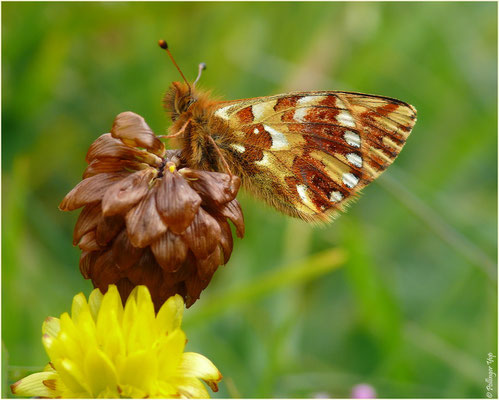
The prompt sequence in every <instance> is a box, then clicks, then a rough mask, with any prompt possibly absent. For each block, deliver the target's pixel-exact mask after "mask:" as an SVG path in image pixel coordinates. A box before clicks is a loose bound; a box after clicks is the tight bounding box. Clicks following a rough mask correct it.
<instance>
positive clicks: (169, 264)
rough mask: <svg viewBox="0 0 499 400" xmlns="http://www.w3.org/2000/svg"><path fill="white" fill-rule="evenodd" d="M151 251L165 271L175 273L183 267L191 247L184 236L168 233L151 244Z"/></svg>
mask: <svg viewBox="0 0 499 400" xmlns="http://www.w3.org/2000/svg"><path fill="white" fill-rule="evenodd" d="M151 250H152V252H153V254H154V257H155V258H156V261H157V262H158V263H159V265H161V267H162V268H163V269H164V270H165V271H168V272H175V271H177V270H178V269H179V268H180V267H181V266H182V263H183V262H184V260H185V258H186V256H187V251H188V250H189V247H188V246H187V243H186V242H185V240H184V239H183V237H182V236H178V235H175V234H174V233H173V232H171V231H167V232H166V233H165V234H164V235H161V236H160V237H159V239H157V240H156V241H155V242H153V243H152V244H151Z"/></svg>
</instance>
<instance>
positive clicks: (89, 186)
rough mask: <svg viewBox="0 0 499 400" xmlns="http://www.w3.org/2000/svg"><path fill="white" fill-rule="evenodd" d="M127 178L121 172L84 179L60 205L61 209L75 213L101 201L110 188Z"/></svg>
mask: <svg viewBox="0 0 499 400" xmlns="http://www.w3.org/2000/svg"><path fill="white" fill-rule="evenodd" d="M125 176H126V175H125V174H124V173H122V172H119V173H108V174H99V175H95V176H92V177H90V178H87V179H84V180H82V181H81V182H80V183H79V184H78V185H76V187H75V188H74V189H73V190H71V192H69V193H68V194H67V195H66V197H64V199H63V200H62V202H61V204H60V205H59V209H60V210H62V211H73V210H76V209H77V208H80V207H83V206H84V205H86V204H90V203H95V202H97V201H100V200H102V197H103V196H104V193H105V192H106V190H107V189H108V188H109V186H111V185H112V184H114V183H115V182H117V181H118V180H120V179H122V178H124V177H125Z"/></svg>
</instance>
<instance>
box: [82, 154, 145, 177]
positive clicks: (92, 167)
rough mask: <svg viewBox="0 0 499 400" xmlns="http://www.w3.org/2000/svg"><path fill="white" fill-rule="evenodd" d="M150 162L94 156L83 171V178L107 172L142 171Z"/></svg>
mask: <svg viewBox="0 0 499 400" xmlns="http://www.w3.org/2000/svg"><path fill="white" fill-rule="evenodd" d="M148 167H149V164H146V163H141V162H139V161H132V160H121V159H119V158H102V159H100V158H94V159H93V160H92V161H91V162H90V164H89V165H88V167H87V168H86V169H85V171H84V172H83V179H85V178H90V177H91V176H94V175H97V174H102V173H105V172H126V171H140V170H142V169H144V168H148Z"/></svg>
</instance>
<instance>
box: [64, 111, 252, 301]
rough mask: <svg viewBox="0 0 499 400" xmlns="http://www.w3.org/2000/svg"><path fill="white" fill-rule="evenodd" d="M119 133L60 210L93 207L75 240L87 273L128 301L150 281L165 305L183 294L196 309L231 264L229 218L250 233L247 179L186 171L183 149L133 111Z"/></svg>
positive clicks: (92, 155)
mask: <svg viewBox="0 0 499 400" xmlns="http://www.w3.org/2000/svg"><path fill="white" fill-rule="evenodd" d="M111 132H112V133H107V134H104V135H102V136H100V137H99V138H98V139H97V140H96V141H95V142H94V143H93V144H92V145H91V146H90V149H89V151H88V153H87V162H88V163H89V166H88V167H87V169H86V170H85V174H84V180H83V181H82V182H81V183H80V184H78V185H77V186H76V187H75V188H74V189H73V190H72V191H71V192H70V193H69V194H68V195H67V196H66V197H65V199H64V200H63V201H62V203H61V206H60V207H61V209H63V210H72V209H75V208H78V207H81V206H85V207H84V209H83V211H82V213H81V215H80V217H79V219H78V222H77V224H76V226H75V230H74V235H73V239H74V244H78V245H79V246H80V248H81V249H82V254H81V257H80V271H81V273H82V275H83V276H84V277H85V278H89V279H92V282H93V284H94V286H96V287H99V288H101V289H103V290H104V288H106V287H107V285H109V284H112V283H114V284H116V286H117V288H118V290H119V292H120V295H121V296H122V299H123V300H125V299H126V298H127V296H128V295H129V294H130V292H131V290H132V288H133V287H134V286H136V285H141V284H142V285H147V286H148V287H149V289H150V292H151V296H152V298H153V301H154V303H155V305H156V307H157V308H158V307H159V306H160V305H161V303H162V302H163V301H164V300H165V299H166V298H167V297H169V296H171V295H174V294H176V293H178V294H180V295H181V296H183V298H184V300H185V302H186V304H187V305H188V306H190V305H192V304H193V303H194V302H195V301H196V299H198V298H199V295H200V293H201V291H202V290H203V289H204V288H205V287H206V286H207V285H208V284H209V282H210V280H211V278H212V276H213V274H214V272H215V271H216V269H217V268H218V266H219V265H221V264H225V263H227V262H228V261H229V258H230V255H231V253H232V246H233V238H232V231H231V228H230V226H229V223H228V220H231V221H232V222H233V223H234V225H235V227H236V233H237V235H238V236H240V237H242V235H243V234H244V219H243V215H242V211H241V207H240V205H239V203H238V202H237V200H236V199H235V197H236V194H237V191H238V189H239V186H240V179H239V178H238V177H237V176H234V175H227V174H223V173H218V172H211V171H199V170H193V169H190V168H186V165H185V164H183V161H182V154H181V151H180V150H168V151H165V150H164V146H163V144H162V143H161V142H160V141H159V139H158V138H157V137H155V136H154V135H153V133H152V131H151V130H150V128H149V127H148V126H147V124H146V123H145V121H144V120H143V119H142V117H140V116H138V115H136V114H133V113H131V112H126V113H122V114H120V115H118V117H117V118H116V120H115V122H114V124H113V128H112V130H111ZM159 155H161V156H159Z"/></svg>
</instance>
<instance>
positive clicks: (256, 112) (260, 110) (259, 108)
mask: <svg viewBox="0 0 499 400" xmlns="http://www.w3.org/2000/svg"><path fill="white" fill-rule="evenodd" d="M266 108H267V103H256V104H253V105H252V106H251V111H252V113H253V118H254V121H260V120H261V119H262V117H263V116H264V115H265V110H266Z"/></svg>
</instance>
